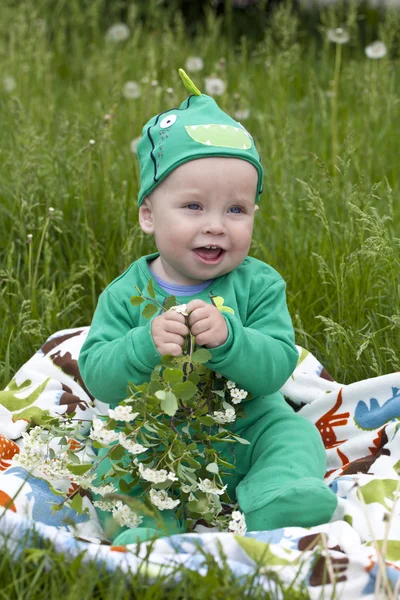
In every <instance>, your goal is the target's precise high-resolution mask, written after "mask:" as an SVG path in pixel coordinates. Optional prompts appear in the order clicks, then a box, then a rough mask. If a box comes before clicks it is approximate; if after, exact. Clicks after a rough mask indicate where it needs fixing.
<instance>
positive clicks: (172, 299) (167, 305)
mask: <svg viewBox="0 0 400 600" xmlns="http://www.w3.org/2000/svg"><path fill="white" fill-rule="evenodd" d="M173 306H176V296H168V298H167V299H166V301H165V302H164V308H165V310H169V309H170V308H172V307H173Z"/></svg>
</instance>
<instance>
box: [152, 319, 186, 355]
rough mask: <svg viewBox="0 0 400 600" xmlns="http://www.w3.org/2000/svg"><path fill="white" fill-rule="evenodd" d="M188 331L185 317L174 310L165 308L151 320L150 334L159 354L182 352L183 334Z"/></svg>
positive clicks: (178, 353) (177, 353)
mask: <svg viewBox="0 0 400 600" xmlns="http://www.w3.org/2000/svg"><path fill="white" fill-rule="evenodd" d="M188 333H189V329H188V328H187V325H186V320H185V317H184V316H183V315H182V314H180V313H178V312H175V311H174V310H167V312H165V313H163V314H162V315H159V316H158V317H155V318H154V319H153V320H152V322H151V335H152V337H153V341H154V344H155V347H156V348H157V350H158V351H159V353H160V354H161V356H164V354H171V355H172V356H179V355H180V354H182V347H183V344H184V342H185V336H186V335H187V334H188Z"/></svg>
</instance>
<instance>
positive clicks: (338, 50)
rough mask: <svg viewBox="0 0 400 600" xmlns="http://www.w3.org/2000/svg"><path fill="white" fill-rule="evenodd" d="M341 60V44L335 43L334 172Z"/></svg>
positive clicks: (334, 170) (334, 165)
mask: <svg viewBox="0 0 400 600" xmlns="http://www.w3.org/2000/svg"><path fill="white" fill-rule="evenodd" d="M341 62H342V46H341V44H336V55H335V74H334V79H333V96H332V171H333V173H335V172H336V160H337V153H338V131H337V116H338V100H339V79H340V67H341Z"/></svg>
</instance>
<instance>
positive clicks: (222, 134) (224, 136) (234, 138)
mask: <svg viewBox="0 0 400 600" xmlns="http://www.w3.org/2000/svg"><path fill="white" fill-rule="evenodd" d="M185 129H186V131H187V132H188V134H189V135H190V137H191V138H192V139H194V140H195V141H196V142H199V143H200V144H205V145H206V146H219V147H221V148H238V149H239V148H240V149H242V150H249V148H251V140H250V137H249V135H248V133H246V131H245V130H244V129H242V128H241V127H233V126H232V125H216V124H211V123H210V125H188V126H186V127H185Z"/></svg>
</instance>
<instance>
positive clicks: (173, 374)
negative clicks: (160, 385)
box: [163, 368, 183, 383]
mask: <svg viewBox="0 0 400 600" xmlns="http://www.w3.org/2000/svg"><path fill="white" fill-rule="evenodd" d="M163 379H164V381H168V383H177V382H178V381H182V379H183V371H182V370H181V369H169V368H167V369H165V371H164V373H163Z"/></svg>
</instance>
